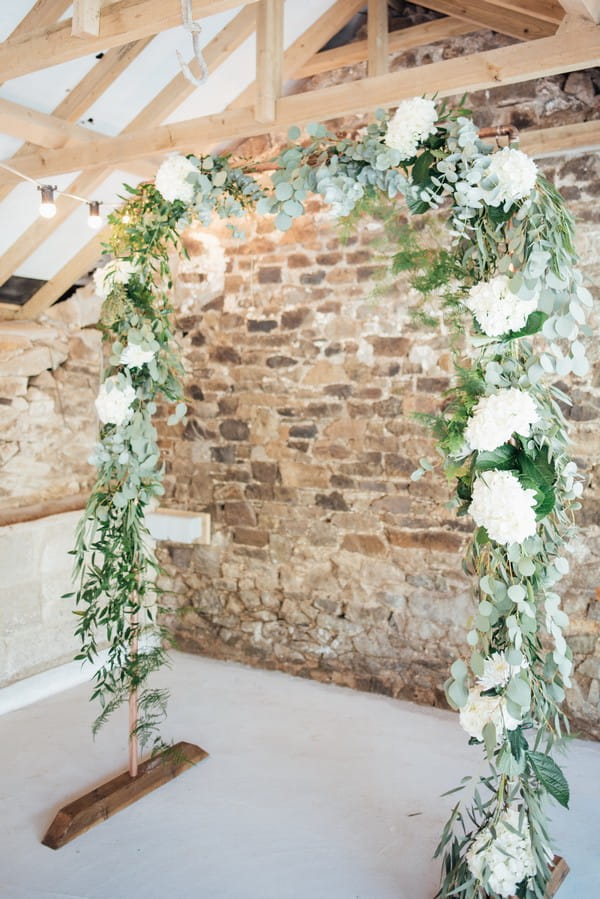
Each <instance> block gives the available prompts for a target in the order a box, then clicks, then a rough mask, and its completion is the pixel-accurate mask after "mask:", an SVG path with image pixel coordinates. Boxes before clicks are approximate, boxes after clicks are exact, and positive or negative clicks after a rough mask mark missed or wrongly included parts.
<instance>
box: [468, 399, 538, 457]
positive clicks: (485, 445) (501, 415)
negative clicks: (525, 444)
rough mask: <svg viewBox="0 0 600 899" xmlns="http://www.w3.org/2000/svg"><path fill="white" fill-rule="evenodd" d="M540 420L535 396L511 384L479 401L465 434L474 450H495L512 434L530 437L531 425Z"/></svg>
mask: <svg viewBox="0 0 600 899" xmlns="http://www.w3.org/2000/svg"><path fill="white" fill-rule="evenodd" d="M538 421H539V416H538V410H537V406H536V403H535V400H534V399H533V397H531V396H530V395H529V394H528V393H526V392H525V391H523V390H519V389H518V388H517V387H508V388H507V389H506V390H500V391H498V393H493V394H492V395H491V396H484V397H482V398H481V399H480V400H479V402H478V403H477V405H476V406H475V408H474V409H473V414H472V416H471V418H470V419H469V422H468V424H467V427H466V428H465V433H464V437H465V440H466V442H467V443H468V444H469V447H470V448H471V449H472V450H478V451H481V450H495V449H496V448H497V447H499V446H502V444H503V443H506V441H507V440H509V439H510V438H511V437H512V435H513V434H519V435H520V436H521V437H529V435H530V434H531V426H532V425H534V424H536V423H537V422H538Z"/></svg>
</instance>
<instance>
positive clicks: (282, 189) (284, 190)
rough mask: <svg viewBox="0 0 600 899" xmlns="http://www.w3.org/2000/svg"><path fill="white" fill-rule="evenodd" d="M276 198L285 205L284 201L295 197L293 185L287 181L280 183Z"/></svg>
mask: <svg viewBox="0 0 600 899" xmlns="http://www.w3.org/2000/svg"><path fill="white" fill-rule="evenodd" d="M275 196H276V197H277V199H278V200H279V201H280V202H282V203H283V202H284V200H289V199H290V198H291V197H293V196H294V189H293V187H292V185H291V184H288V182H287V181H280V182H279V184H278V185H277V187H276V188H275Z"/></svg>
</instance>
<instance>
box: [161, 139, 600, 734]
mask: <svg viewBox="0 0 600 899" xmlns="http://www.w3.org/2000/svg"><path fill="white" fill-rule="evenodd" d="M544 170H545V171H546V172H547V173H548V174H549V175H550V176H551V177H552V178H553V180H555V182H556V183H557V184H558V185H560V186H561V187H563V188H564V189H566V190H565V192H566V193H569V194H570V198H571V206H572V208H573V209H574V211H575V213H576V214H577V216H578V218H579V219H580V224H579V236H578V241H579V247H580V251H581V254H582V261H583V264H584V267H585V268H586V271H587V272H588V274H589V275H590V276H591V277H593V278H594V277H597V275H598V272H599V268H598V260H597V257H596V252H595V247H597V246H598V240H599V238H600V226H599V225H598V224H597V219H596V212H595V207H594V205H593V204H594V198H595V195H596V194H595V192H596V190H597V185H598V177H599V175H600V157H598V156H596V157H594V156H581V157H574V158H572V159H567V160H565V159H562V160H560V159H556V160H547V161H545V162H544ZM245 230H246V239H245V240H244V241H242V242H240V241H234V240H232V239H231V238H229V237H228V236H227V233H226V231H225V229H220V228H215V229H213V231H212V232H211V235H210V246H205V239H203V237H202V234H201V232H200V231H194V232H191V233H189V234H188V235H187V238H186V243H187V247H188V250H189V252H190V260H189V261H188V262H186V263H185V264H184V266H183V269H182V271H181V273H180V276H179V279H178V301H179V302H180V303H181V304H182V306H183V307H184V308H185V312H184V314H182V315H181V317H180V320H179V324H180V327H181V330H182V333H183V335H185V336H184V339H183V343H184V347H185V352H186V358H187V365H188V370H189V372H190V377H189V380H188V394H189V400H190V414H189V417H188V420H187V423H186V424H185V426H182V427H181V430H180V432H179V433H176V434H174V433H173V432H172V431H171V430H170V429H165V431H164V434H163V446H164V448H165V452H166V456H167V471H168V474H167V488H168V495H169V497H170V499H171V501H172V502H173V503H174V504H175V505H179V506H184V507H186V508H191V509H198V510H200V509H201V510H208V511H210V513H211V515H212V517H213V540H212V545H211V546H209V547H195V548H193V547H181V546H177V545H172V546H171V547H169V548H168V550H167V551H165V552H164V553H163V556H162V561H163V563H164V565H165V568H166V570H167V572H168V575H167V577H166V578H165V580H164V586H166V587H167V589H168V590H170V591H172V592H173V596H172V606H173V609H174V610H176V614H173V615H172V617H171V622H172V626H173V629H174V632H175V634H176V637H177V640H178V642H179V645H180V646H181V647H182V648H183V649H187V650H192V651H198V652H202V653H206V654H210V655H214V656H218V657H221V658H231V659H237V660H240V661H244V662H249V663H251V664H256V665H261V666H267V667H276V668H282V669H285V670H287V671H291V672H293V673H295V674H299V675H303V676H309V677H314V678H318V679H323V680H329V681H334V682H337V683H342V684H347V685H350V686H353V687H359V688H361V689H368V690H376V691H382V692H386V693H391V694H392V695H397V696H404V697H408V698H411V699H415V700H417V701H419V702H424V703H431V704H441V703H443V702H444V698H443V689H442V688H443V683H444V680H445V678H446V676H447V671H448V667H449V664H450V662H451V661H452V659H453V658H454V657H455V656H456V654H457V653H460V652H462V651H464V646H465V643H464V640H465V631H466V627H467V621H468V619H469V616H470V615H471V614H472V611H473V606H472V602H471V596H470V581H469V579H468V578H466V577H464V576H463V574H462V572H461V561H460V560H461V553H462V548H463V546H464V542H465V539H466V537H467V535H468V534H469V533H470V532H471V524H470V522H469V521H468V520H465V519H462V520H460V521H457V520H456V519H455V518H454V517H453V514H452V513H450V512H448V511H447V510H446V509H445V507H444V502H445V501H446V500H447V499H448V496H449V492H448V488H447V487H446V486H445V484H444V483H443V482H442V480H441V478H440V477H439V476H435V475H434V476H429V477H428V478H427V479H424V480H421V481H419V482H417V483H414V482H411V480H410V473H411V472H412V471H413V470H414V469H415V468H416V467H417V465H418V460H419V458H420V457H421V456H423V455H427V454H428V453H429V454H431V452H432V445H431V442H430V439H429V437H428V434H427V433H426V432H425V431H424V430H423V428H422V427H421V425H420V424H419V423H418V422H417V421H416V420H415V419H414V417H413V413H414V412H431V411H435V410H437V409H439V408H440V405H441V402H442V393H443V391H444V390H445V389H446V387H447V386H448V383H449V380H448V377H449V370H450V358H449V353H448V346H447V342H446V338H445V335H444V329H443V327H442V328H441V331H435V330H423V329H422V328H418V327H416V326H415V325H414V324H412V322H411V319H410V315H409V306H410V304H411V302H412V301H413V299H414V297H412V296H411V295H410V291H407V290H406V287H405V286H403V285H402V283H400V282H398V284H397V285H395V287H394V289H393V290H392V291H391V292H389V293H387V294H385V295H382V296H377V295H376V291H375V288H376V286H377V279H376V276H377V269H378V267H379V263H380V259H379V257H378V255H377V251H376V250H375V243H376V241H377V237H378V235H379V234H380V232H379V231H378V227H377V225H376V223H374V222H364V223H363V224H362V226H361V227H360V229H359V230H358V232H357V233H356V234H355V235H354V236H353V237H351V238H350V240H349V241H348V242H347V243H346V244H342V243H341V242H340V239H339V236H338V233H337V231H336V226H335V223H333V222H332V221H331V219H330V218H329V216H328V214H327V213H326V212H325V211H324V210H322V209H320V208H319V207H318V205H317V204H316V203H315V204H314V206H313V211H312V215H311V216H306V217H305V218H303V219H302V220H300V221H299V222H298V223H296V224H295V225H294V227H293V228H292V229H291V231H289V232H287V233H286V234H283V235H282V234H280V233H278V232H276V231H274V230H273V229H272V226H271V223H270V222H268V221H266V220H264V219H256V218H255V219H250V220H248V221H247V222H246V223H245ZM219 245H220V248H221V249H220V250H219ZM225 264H226V272H225V274H223V269H224V267H225ZM205 271H207V272H208V273H209V276H208V277H207V276H206V275H205V274H204V272H205ZM594 324H595V326H596V328H597V327H598V325H600V322H599V320H598V314H597V311H596V315H595V320H594ZM590 356H591V359H592V360H593V363H594V369H593V374H592V375H591V377H590V378H589V379H588V380H586V381H585V382H581V381H573V383H572V385H569V388H570V389H572V394H573V399H574V405H573V408H572V409H571V410H569V412H568V414H569V416H570V419H571V424H572V437H573V445H574V454H575V456H576V458H577V461H578V462H579V464H580V465H581V466H582V467H583V469H584V471H585V472H586V475H587V483H586V490H585V496H584V499H585V507H584V511H583V513H582V516H581V524H582V526H583V530H582V533H581V536H580V538H579V539H578V540H577V541H575V542H574V543H573V545H572V546H571V547H570V554H571V556H570V558H571V562H572V573H571V574H570V575H569V577H567V578H565V580H564V582H563V583H564V586H563V592H564V595H565V604H566V608H567V610H568V612H569V614H570V615H571V625H570V642H571V645H572V646H573V649H574V651H575V655H576V666H577V675H578V677H577V686H576V687H575V689H574V690H573V691H571V695H570V710H571V713H572V715H573V716H574V719H575V722H576V725H577V726H578V727H580V728H581V729H582V730H583V731H584V732H585V733H588V734H590V735H594V736H596V737H600V727H599V725H598V712H597V703H598V700H599V699H600V640H599V637H600V604H599V603H598V602H597V599H596V593H595V591H596V588H597V586H598V574H597V572H598V562H599V556H600V528H599V526H598V525H599V523H600V521H599V516H598V512H599V509H600V492H599V490H598V485H597V479H596V480H594V473H595V466H596V465H597V463H598V449H599V442H600V428H599V417H600V396H599V391H598V388H599V387H600V365H599V353H598V348H597V343H591V344H590Z"/></svg>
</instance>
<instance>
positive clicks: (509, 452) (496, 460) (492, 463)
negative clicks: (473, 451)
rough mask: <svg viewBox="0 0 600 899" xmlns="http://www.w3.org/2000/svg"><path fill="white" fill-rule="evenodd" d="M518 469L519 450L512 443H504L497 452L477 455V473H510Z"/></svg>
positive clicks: (488, 451) (485, 452)
mask: <svg viewBox="0 0 600 899" xmlns="http://www.w3.org/2000/svg"><path fill="white" fill-rule="evenodd" d="M516 467H517V450H516V447H514V446H512V445H511V444H510V443H503V444H502V446H499V447H498V448H497V449H495V450H486V451H484V452H481V453H477V457H476V459H475V468H476V469H477V471H491V470H492V469H499V470H500V471H510V469H513V468H516Z"/></svg>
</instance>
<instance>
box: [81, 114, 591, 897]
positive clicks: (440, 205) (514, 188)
mask: <svg viewBox="0 0 600 899" xmlns="http://www.w3.org/2000/svg"><path fill="white" fill-rule="evenodd" d="M306 134H307V138H305V140H304V141H303V142H302V143H299V142H298V141H299V138H300V137H301V134H300V131H299V129H296V128H294V129H291V130H290V133H289V138H290V141H291V143H290V144H289V145H288V146H286V147H285V149H283V151H282V152H281V153H280V154H279V155H278V156H277V157H276V159H274V160H273V170H272V173H271V174H270V176H269V177H268V178H264V177H260V176H258V175H257V173H256V171H254V169H253V166H252V164H250V163H248V164H245V165H244V164H242V165H236V166H234V165H232V163H231V160H230V159H229V158H228V157H226V156H202V157H196V156H193V155H190V156H187V157H184V156H173V157H170V158H169V159H167V160H166V161H165V162H164V163H163V164H162V165H161V167H160V169H159V171H158V173H157V177H156V183H155V185H152V184H142V185H140V186H139V187H138V188H135V189H131V188H128V190H129V198H128V199H126V201H125V203H124V205H123V207H122V208H121V209H120V210H119V211H118V212H116V213H115V214H114V215H113V216H112V220H111V221H112V235H111V238H110V242H109V245H108V247H107V250H108V252H110V254H111V257H112V258H111V260H110V261H109V262H108V264H107V265H106V266H105V267H104V268H102V269H100V270H98V271H97V272H96V284H97V288H98V291H99V292H100V294H101V295H102V296H104V298H105V302H104V306H103V313H102V326H103V329H104V335H105V338H106V341H107V343H108V364H107V368H106V372H105V376H104V379H103V383H102V386H101V389H100V394H99V397H98V400H97V402H96V406H97V411H98V415H99V418H100V421H101V430H100V440H99V443H98V445H97V447H96V450H95V453H94V462H95V464H96V466H97V469H98V480H97V483H96V486H95V488H94V490H93V493H92V495H91V497H90V500H89V502H88V505H87V509H86V512H85V515H84V517H83V520H82V522H81V524H80V526H79V530H78V535H77V543H76V547H75V550H74V553H75V555H76V569H77V573H78V578H79V580H78V589H77V591H76V594H75V595H76V600H77V604H78V611H77V614H78V616H79V626H78V629H77V633H78V634H79V635H80V637H81V640H82V649H81V653H80V656H79V658H82V659H89V660H93V659H94V658H95V657H96V656H97V654H98V646H99V644H100V642H101V640H103V639H106V640H107V642H108V644H109V653H108V660H107V662H106V663H105V664H104V665H103V666H102V667H101V668H100V670H99V672H98V674H97V675H96V680H95V688H94V692H93V696H94V697H97V698H98V699H99V700H100V702H101V714H100V716H99V719H98V722H97V724H100V723H102V721H103V720H105V718H106V717H107V715H108V714H110V712H111V711H112V710H113V709H114V708H116V707H117V706H118V705H119V704H120V703H121V702H123V701H125V700H126V699H127V697H128V696H129V694H130V693H131V692H132V691H134V690H139V691H141V692H140V721H139V724H138V730H139V732H140V736H141V739H142V742H143V743H148V742H149V741H152V740H155V741H158V742H160V738H159V737H158V736H157V734H158V730H157V728H158V724H159V723H160V721H161V719H162V717H163V716H164V714H165V703H166V693H165V691H163V690H161V689H156V688H150V687H149V686H148V680H147V679H148V676H149V675H150V674H151V673H152V672H153V671H155V670H157V669H158V668H159V667H160V666H161V665H162V664H163V663H164V662H165V651H164V648H163V647H164V638H165V634H164V633H163V631H162V629H161V627H160V625H159V624H157V623H156V621H155V620H154V612H153V609H154V607H155V600H156V594H157V587H156V573H157V571H158V566H157V563H156V560H155V557H154V554H153V551H152V546H151V541H150V539H149V534H148V530H147V527H146V524H145V513H146V511H147V510H148V507H149V506H151V504H152V503H153V502H156V500H157V498H158V497H160V495H161V494H162V492H163V488H162V485H161V479H162V467H161V462H160V457H159V450H158V447H157V434H156V430H155V427H154V425H153V424H152V419H153V416H154V415H155V414H156V413H157V410H158V405H157V404H158V402H159V400H160V398H164V399H166V400H167V401H169V402H172V403H175V411H174V413H173V414H172V415H171V416H170V418H169V422H170V423H176V422H178V421H180V420H181V419H182V417H183V415H184V414H185V404H184V403H183V391H182V386H181V378H182V374H183V370H182V365H181V362H180V359H179V353H178V350H177V345H176V340H175V337H174V333H173V329H172V325H171V323H170V322H171V313H172V310H171V308H170V305H169V298H168V297H169V288H170V286H171V275H170V271H169V253H170V252H172V251H174V250H178V251H181V247H180V244H179V238H178V232H179V230H180V229H181V228H182V227H183V226H184V225H185V224H186V223H188V222H189V221H191V219H192V218H197V219H199V220H200V221H201V222H202V223H204V224H206V225H208V224H209V223H210V221H211V219H212V217H213V215H214V214H215V213H216V214H218V215H219V216H221V217H222V218H225V219H228V220H231V219H232V218H236V217H237V218H239V217H241V216H243V215H244V214H245V213H246V211H248V210H256V212H258V213H259V214H269V215H273V216H274V220H275V225H276V226H277V227H278V228H279V229H280V230H287V229H288V228H289V227H290V226H291V224H292V222H293V220H294V219H295V218H297V217H298V216H300V215H302V214H303V213H304V203H305V201H306V199H307V198H308V197H309V195H311V194H319V195H320V196H321V197H322V198H323V200H324V201H325V203H327V204H328V205H329V206H330V208H331V210H332V212H333V213H334V214H335V215H337V216H350V217H351V219H352V216H353V217H354V218H357V217H359V216H360V215H361V214H364V211H365V209H367V208H368V205H369V203H371V202H372V201H373V200H374V199H375V200H378V199H381V198H382V197H384V198H386V199H387V201H388V202H389V203H391V205H392V207H393V209H394V219H393V221H394V226H395V227H396V230H397V233H401V241H400V245H399V246H398V247H397V252H396V253H395V255H394V259H393V269H394V271H395V272H396V273H398V272H403V271H404V272H408V274H409V278H410V281H411V283H412V284H413V286H415V287H416V288H417V289H418V290H420V291H421V293H422V295H423V304H422V312H423V315H424V316H425V317H428V318H429V319H430V320H434V319H435V315H436V312H439V310H440V308H444V309H445V310H446V317H447V319H448V320H449V321H450V323H451V327H452V335H451V344H452V347H453V350H454V357H455V380H454V386H453V387H452V389H451V390H450V391H449V392H448V395H447V397H446V403H445V408H444V412H443V414H440V415H439V416H430V417H426V421H427V423H428V424H429V425H431V427H432V428H433V430H434V433H435V435H436V437H437V447H438V451H439V456H440V464H441V466H442V467H443V469H444V471H445V473H446V475H447V477H448V479H449V481H450V482H451V483H452V484H453V485H454V487H455V496H454V500H453V504H454V506H455V507H456V511H457V514H458V515H470V516H471V518H472V519H473V520H474V522H475V532H474V534H473V537H472V539H471V541H470V543H469V546H468V549H467V552H466V556H465V560H464V568H465V571H466V572H468V573H469V574H470V575H471V576H472V578H473V592H474V597H475V602H476V611H475V614H474V617H473V621H472V626H471V628H470V630H469V631H468V634H467V638H466V647H465V653H464V657H463V658H460V659H457V660H456V661H455V662H454V664H453V665H452V669H451V677H450V678H449V680H448V681H447V683H446V694H447V697H448V702H449V703H450V705H451V706H452V707H453V708H455V709H457V710H459V711H460V722H461V724H462V726H463V728H464V729H465V731H466V732H467V734H468V735H469V741H470V742H471V743H474V744H477V745H478V746H481V747H483V750H484V752H485V754H486V756H487V761H488V764H489V770H488V773H487V774H486V775H485V776H483V777H480V778H479V779H478V780H476V779H472V778H469V777H467V778H465V779H464V780H463V782H462V784H461V785H460V787H459V788H458V789H459V790H465V791H467V794H468V795H467V796H466V798H465V800H464V802H463V803H462V804H461V803H459V804H458V805H456V807H455V808H454V810H453V812H452V815H451V818H450V820H449V822H448V824H447V825H446V827H445V829H444V831H443V834H442V837H441V840H440V844H439V846H438V849H437V853H436V855H438V856H440V857H441V859H442V880H441V887H440V890H439V893H438V896H439V897H442V899H443V897H449V896H455V895H460V896H463V897H465V899H473V897H486V896H487V897H508V896H512V895H516V896H519V897H521V899H542V897H543V896H544V893H545V889H546V885H547V882H548V879H549V873H550V867H549V863H550V860H551V858H552V855H553V851H552V848H551V839H550V836H549V834H548V828H547V819H546V810H545V807H546V804H547V799H548V798H549V797H552V798H554V799H555V800H556V801H558V802H559V803H561V804H562V805H565V806H566V805H567V804H568V799H569V791H568V786H567V783H566V780H565V778H564V775H563V774H562V771H561V770H560V768H559V767H558V765H557V764H556V762H555V760H554V758H553V754H554V751H555V749H556V747H557V746H558V745H559V744H560V743H561V742H562V741H563V740H564V739H565V738H566V736H567V735H568V730H569V728H568V722H567V720H566V718H565V715H564V713H563V712H562V711H561V702H562V700H563V699H564V695H565V688H566V687H568V686H569V685H570V676H571V669H572V655H571V652H570V650H569V648H568V646H567V644H566V642H565V639H564V636H563V629H564V628H565V626H566V624H567V623H568V621H567V617H566V615H565V613H564V612H563V611H562V610H561V608H560V597H559V595H558V593H557V592H556V584H557V582H558V581H559V580H560V578H561V577H562V576H563V575H564V574H565V573H566V572H567V571H568V562H567V560H566V558H565V555H564V552H565V544H566V543H567V541H568V540H569V539H570V538H571V537H572V535H573V534H574V520H573V519H574V514H575V512H576V511H577V509H578V508H579V497H580V495H581V492H582V485H581V479H580V478H579V476H578V473H577V467H576V465H575V463H574V462H573V461H572V460H571V459H570V457H569V455H568V450H567V445H568V437H567V429H566V424H565V420H564V417H563V412H562V408H563V407H564V405H565V404H568V402H569V400H568V397H566V396H565V395H564V394H563V393H562V392H561V391H560V390H559V389H558V388H557V387H556V386H555V385H553V384H552V382H551V381H552V376H553V375H554V374H556V375H559V376H561V377H562V376H564V375H567V374H568V373H570V372H573V373H574V374H575V375H584V374H585V373H586V371H587V362H586V359H585V353H584V348H583V344H582V343H581V340H580V337H581V335H586V334H587V333H589V332H588V331H587V330H586V326H585V324H584V317H585V309H586V307H589V306H590V305H591V296H590V294H589V292H588V290H587V289H586V288H585V286H584V285H583V281H582V276H581V274H580V273H579V272H578V271H577V269H576V254H575V250H574V244H573V223H572V220H571V217H570V216H569V214H568V212H567V211H566V209H565V207H564V204H563V201H562V199H561V198H560V196H559V195H558V194H557V192H556V191H555V190H554V188H553V187H552V186H551V185H550V184H548V183H547V182H546V181H545V180H544V179H543V178H542V177H541V175H540V174H539V173H538V171H537V169H536V166H535V165H534V163H533V162H532V160H531V159H529V158H528V157H527V156H526V155H525V154H524V153H522V152H521V151H520V150H518V149H517V148H515V147H514V146H507V147H505V148H504V149H502V150H499V151H496V152H494V151H493V149H492V148H491V147H490V146H489V145H487V144H485V143H484V142H483V141H481V140H480V139H479V137H478V132H477V128H476V126H475V125H474V123H473V121H472V119H471V117H470V115H469V114H468V112H467V111H466V110H464V109H462V108H460V109H455V110H451V109H449V108H447V107H446V106H445V105H440V106H436V104H435V103H434V102H433V101H431V100H428V99H424V98H415V99H413V100H407V101H404V102H403V103H401V104H400V106H399V107H398V109H397V111H396V112H395V114H394V115H393V117H391V118H390V117H389V116H388V115H387V114H386V113H384V112H381V111H378V112H377V113H376V119H375V121H374V122H373V123H371V124H369V125H368V127H366V128H365V129H363V131H362V133H360V134H359V136H358V138H357V139H350V138H345V137H340V136H339V135H336V134H333V133H331V132H330V131H328V130H327V129H326V128H325V127H324V126H323V125H311V126H308V127H307V129H306ZM398 197H400V198H403V200H404V201H405V203H406V207H407V208H408V210H409V211H410V212H411V213H413V214H417V215H418V214H422V213H430V214H437V217H438V218H439V217H442V218H443V220H444V222H445V225H446V227H445V239H444V241H443V242H442V244H439V245H438V246H433V247H432V246H431V245H427V244H424V243H422V241H421V239H420V237H419V235H418V232H417V231H415V230H414V229H412V228H411V227H410V225H408V226H402V228H401V229H400V232H398V228H397V212H398V200H397V198H398ZM351 219H350V220H351ZM231 227H232V229H233V231H234V233H235V234H237V235H238V236H242V235H241V232H240V230H239V228H236V227H235V226H234V225H231ZM465 345H466V349H465ZM432 467H433V465H432V463H431V462H430V461H429V460H427V459H422V460H421V463H420V468H419V469H418V470H417V471H416V472H415V473H414V475H413V478H414V479H415V480H418V478H419V477H421V476H422V475H423V474H424V473H425V472H426V471H427V470H430V469H431V468H432ZM159 605H160V603H159ZM100 635H102V636H100ZM138 642H139V650H138Z"/></svg>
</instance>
